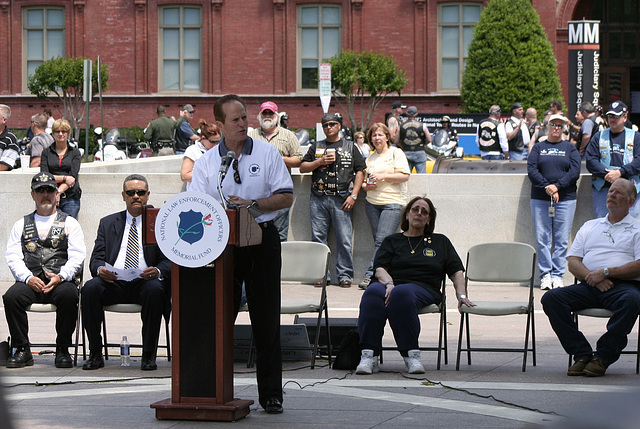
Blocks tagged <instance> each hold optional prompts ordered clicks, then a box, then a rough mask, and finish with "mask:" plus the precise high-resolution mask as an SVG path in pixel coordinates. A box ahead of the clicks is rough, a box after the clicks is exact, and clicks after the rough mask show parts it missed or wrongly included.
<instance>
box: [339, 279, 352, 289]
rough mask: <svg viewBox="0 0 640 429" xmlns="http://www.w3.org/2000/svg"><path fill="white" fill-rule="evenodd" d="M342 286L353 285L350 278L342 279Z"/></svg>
mask: <svg viewBox="0 0 640 429" xmlns="http://www.w3.org/2000/svg"><path fill="white" fill-rule="evenodd" d="M340 287H344V288H347V287H351V282H350V281H349V280H342V281H341V282H340Z"/></svg>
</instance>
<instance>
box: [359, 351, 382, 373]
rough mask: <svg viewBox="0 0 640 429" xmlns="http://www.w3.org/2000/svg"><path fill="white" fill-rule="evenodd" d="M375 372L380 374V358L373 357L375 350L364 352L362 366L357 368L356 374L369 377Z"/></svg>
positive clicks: (361, 359)
mask: <svg viewBox="0 0 640 429" xmlns="http://www.w3.org/2000/svg"><path fill="white" fill-rule="evenodd" d="M374 372H380V368H379V367H378V356H374V355H373V350H369V349H364V350H362V356H360V364H359V365H358V367H357V368H356V374H362V375H369V374H372V373H374Z"/></svg>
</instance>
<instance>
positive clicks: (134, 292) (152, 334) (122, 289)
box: [81, 277, 165, 356]
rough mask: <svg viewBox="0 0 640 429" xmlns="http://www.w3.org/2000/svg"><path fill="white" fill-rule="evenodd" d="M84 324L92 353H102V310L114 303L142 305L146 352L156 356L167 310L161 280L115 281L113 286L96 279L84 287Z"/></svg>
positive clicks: (143, 337)
mask: <svg viewBox="0 0 640 429" xmlns="http://www.w3.org/2000/svg"><path fill="white" fill-rule="evenodd" d="M81 299H82V323H83V324H84V327H85V329H86V330H87V336H88V338H89V350H90V352H91V353H92V354H94V353H95V354H99V353H101V349H102V335H101V334H100V324H101V323H102V317H103V311H102V307H103V306H106V305H112V304H140V305H142V312H141V315H140V318H141V319H142V351H143V352H145V353H151V354H153V356H155V355H156V351H157V348H158V337H159V336H160V324H161V322H162V314H163V311H164V308H165V292H164V285H163V283H162V282H161V281H160V280H158V279H153V280H142V279H140V280H133V281H130V282H123V281H115V282H114V283H109V282H106V281H104V280H102V279H101V278H100V277H94V278H92V279H91V280H89V281H88V282H87V283H85V285H84V287H83V288H82V294H81Z"/></svg>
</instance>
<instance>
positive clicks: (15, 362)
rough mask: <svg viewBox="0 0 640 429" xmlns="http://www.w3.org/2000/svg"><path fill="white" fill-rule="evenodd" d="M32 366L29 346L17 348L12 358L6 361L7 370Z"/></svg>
mask: <svg viewBox="0 0 640 429" xmlns="http://www.w3.org/2000/svg"><path fill="white" fill-rule="evenodd" d="M25 366H33V356H32V355H31V350H30V349H29V346H24V347H17V349H16V352H15V354H14V355H13V356H11V357H10V358H9V360H7V368H24V367H25Z"/></svg>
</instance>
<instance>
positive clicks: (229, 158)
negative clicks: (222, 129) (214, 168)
mask: <svg viewBox="0 0 640 429" xmlns="http://www.w3.org/2000/svg"><path fill="white" fill-rule="evenodd" d="M234 159H236V153H235V152H234V151H232V150H230V151H229V152H227V154H226V155H225V156H223V157H222V161H221V163H220V176H221V178H220V181H221V182H222V180H224V178H225V176H226V175H227V170H229V166H230V165H231V163H232V162H233V160H234Z"/></svg>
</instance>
